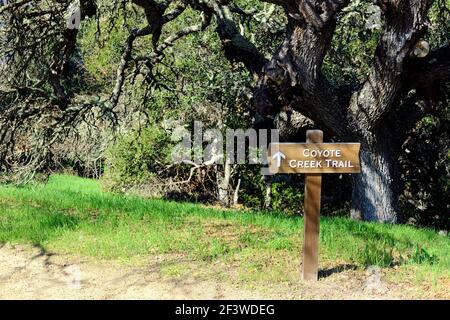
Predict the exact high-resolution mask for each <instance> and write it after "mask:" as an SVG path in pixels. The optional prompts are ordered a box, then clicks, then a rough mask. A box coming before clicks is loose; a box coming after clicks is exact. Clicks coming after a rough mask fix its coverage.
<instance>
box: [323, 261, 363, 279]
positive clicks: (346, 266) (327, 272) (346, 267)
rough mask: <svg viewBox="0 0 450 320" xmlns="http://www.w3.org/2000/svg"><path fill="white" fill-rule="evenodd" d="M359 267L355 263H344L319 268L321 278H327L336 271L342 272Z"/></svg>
mask: <svg viewBox="0 0 450 320" xmlns="http://www.w3.org/2000/svg"><path fill="white" fill-rule="evenodd" d="M357 268H358V266H357V265H355V264H343V265H340V266H337V267H333V268H329V269H324V270H319V279H323V278H327V277H329V276H331V275H333V274H335V273H341V272H344V271H348V270H356V269H357Z"/></svg>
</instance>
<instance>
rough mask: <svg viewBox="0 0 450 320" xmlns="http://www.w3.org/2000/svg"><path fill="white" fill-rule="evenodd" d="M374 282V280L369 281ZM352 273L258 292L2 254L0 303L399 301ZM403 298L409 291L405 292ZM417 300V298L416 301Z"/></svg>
mask: <svg viewBox="0 0 450 320" xmlns="http://www.w3.org/2000/svg"><path fill="white" fill-rule="evenodd" d="M371 277H372V278H371ZM379 280H380V279H378V278H377V276H375V278H373V276H372V275H370V271H369V274H366V275H361V273H357V272H355V271H353V270H347V271H344V272H341V273H339V274H336V275H333V276H330V277H327V278H325V279H321V281H319V282H317V283H301V284H299V285H292V284H279V285H266V286H262V287H261V288H260V289H258V290H254V289H247V288H243V287H242V284H241V285H238V284H236V285H233V284H232V283H231V282H224V281H219V280H216V281H211V280H202V279H197V278H195V277H190V276H188V277H181V278H179V277H178V278H177V277H176V278H173V277H172V278H171V277H167V276H163V275H161V272H160V270H159V269H158V268H157V267H150V266H149V267H147V268H130V267H123V266H120V265H117V264H114V263H105V264H103V265H102V264H93V263H92V262H86V261H85V262H83V261H76V260H75V259H74V258H69V257H66V256H60V255H46V254H43V253H42V252H41V251H40V250H39V249H38V248H32V247H29V246H10V245H3V246H2V247H1V248H0V299H272V298H276V299H300V298H303V299H305V298H306V299H308V298H309V299H311V298H313V299H314V298H340V299H348V298H356V299H380V298H381V299H392V298H402V297H404V294H405V289H404V288H400V287H398V286H395V287H390V286H388V285H384V284H382V283H380V282H379ZM406 292H407V291H406ZM417 298H420V297H417Z"/></svg>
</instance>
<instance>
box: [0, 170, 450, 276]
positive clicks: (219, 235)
mask: <svg viewBox="0 0 450 320" xmlns="http://www.w3.org/2000/svg"><path fill="white" fill-rule="evenodd" d="M302 232H303V220H302V218H300V217H286V216H283V215H280V214H273V213H272V214H269V213H264V212H248V211H237V210H236V211H232V210H230V211H228V210H227V211H225V210H218V209H212V208H207V207H204V206H201V205H197V204H191V203H177V202H168V201H163V200H145V199H141V198H138V197H135V196H124V195H117V194H112V193H107V192H103V191H102V190H101V188H100V185H99V183H98V182H97V181H94V180H89V179H82V178H78V177H73V176H66V175H53V176H51V177H50V180H49V181H48V183H47V184H45V185H35V186H28V187H22V188H18V187H13V186H0V243H6V242H10V243H32V244H34V245H38V246H40V247H42V248H43V249H44V250H48V251H54V252H61V253H68V254H75V255H80V256H87V257H92V258H96V259H113V260H122V261H138V260H139V259H142V258H146V257H149V256H152V255H161V254H172V255H178V256H183V257H186V258H187V259H188V260H189V261H198V262H201V263H202V262H205V263H211V262H214V263H225V264H226V265H229V266H233V267H235V268H237V269H238V270H240V271H239V272H240V276H241V277H242V278H246V277H253V278H255V277H260V278H261V279H276V280H280V281H283V280H287V279H289V275H290V274H292V275H295V276H296V275H297V272H298V270H297V269H298V264H299V253H300V251H301V238H302ZM320 260H321V266H322V267H324V268H333V267H339V266H342V265H346V264H351V265H354V266H355V267H357V268H363V267H365V266H368V265H378V266H381V267H392V266H395V265H400V266H413V267H414V268H415V269H417V268H418V269H420V270H422V271H424V272H427V273H430V272H431V273H432V274H435V275H439V276H442V275H444V276H445V277H448V274H449V270H450V238H449V237H448V236H447V237H444V236H440V235H438V234H437V233H436V232H434V231H432V230H426V229H418V228H414V227H410V226H405V225H385V224H377V223H361V222H356V221H352V220H349V219H344V218H326V217H324V218H322V220H321V233H320ZM166 270H167V273H169V274H172V273H173V274H178V273H179V272H180V269H179V268H178V267H176V266H168V267H167V268H166Z"/></svg>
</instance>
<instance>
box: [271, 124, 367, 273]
mask: <svg viewBox="0 0 450 320" xmlns="http://www.w3.org/2000/svg"><path fill="white" fill-rule="evenodd" d="M359 149H360V144H359V143H323V132H322V131H321V130H308V131H307V132H306V143H271V144H270V145H269V150H268V160H269V171H270V172H271V173H305V204H304V208H305V214H304V223H305V225H304V237H303V264H302V266H303V267H302V278H303V279H304V280H317V279H318V273H319V230H320V198H321V188H322V173H359V172H360V163H359Z"/></svg>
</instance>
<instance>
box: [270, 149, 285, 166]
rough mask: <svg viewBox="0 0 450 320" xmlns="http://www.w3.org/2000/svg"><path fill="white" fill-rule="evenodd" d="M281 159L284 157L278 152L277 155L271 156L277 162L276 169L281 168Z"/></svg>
mask: <svg viewBox="0 0 450 320" xmlns="http://www.w3.org/2000/svg"><path fill="white" fill-rule="evenodd" d="M281 158H283V159H286V156H285V155H284V153H282V152H281V151H278V152H277V153H275V154H274V155H273V156H272V159H276V160H277V167H278V168H279V167H281Z"/></svg>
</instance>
